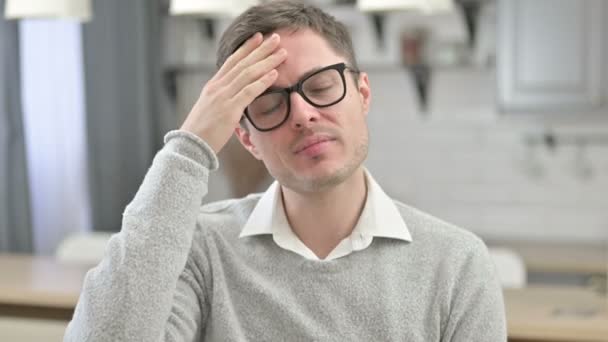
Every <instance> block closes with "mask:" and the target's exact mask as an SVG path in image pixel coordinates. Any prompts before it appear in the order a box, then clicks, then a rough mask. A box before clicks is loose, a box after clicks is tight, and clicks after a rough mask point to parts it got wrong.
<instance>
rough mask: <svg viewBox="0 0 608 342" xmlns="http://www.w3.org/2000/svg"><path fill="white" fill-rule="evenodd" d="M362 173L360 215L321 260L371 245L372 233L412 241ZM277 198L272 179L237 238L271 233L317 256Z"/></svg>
mask: <svg viewBox="0 0 608 342" xmlns="http://www.w3.org/2000/svg"><path fill="white" fill-rule="evenodd" d="M364 173H365V180H366V182H367V198H366V200H365V206H364V207H363V211H362V212H361V216H360V217H359V220H358V221H357V224H356V225H355V228H354V229H353V231H352V233H351V235H350V236H348V237H346V238H344V239H343V240H342V241H340V243H339V244H338V245H337V246H336V247H335V248H334V249H333V250H332V251H331V252H330V253H329V255H327V257H326V258H325V259H323V260H324V261H329V260H334V259H337V258H340V257H343V256H346V255H349V254H351V253H353V252H356V251H360V250H363V249H365V248H367V247H368V246H369V245H371V243H372V241H373V239H374V237H383V238H390V239H398V240H403V241H412V237H411V235H410V231H409V229H408V228H407V226H406V225H405V222H404V221H403V219H402V217H401V214H400V213H399V210H398V209H397V207H396V206H395V203H394V202H393V200H392V199H391V198H390V197H388V196H387V195H386V194H385V193H384V191H383V190H382V188H380V186H379V185H378V184H377V183H376V181H375V180H374V179H373V178H372V176H371V175H370V174H369V172H368V171H367V170H365V169H364ZM281 198H282V194H281V187H280V186H279V183H278V182H276V181H275V182H274V183H273V184H272V185H271V186H270V187H269V188H268V190H266V192H265V193H264V194H263V195H262V197H261V198H260V200H259V202H258V204H257V205H256V207H255V208H254V209H253V211H252V213H251V215H250V216H249V219H248V220H247V223H246V224H245V226H244V227H243V230H242V231H241V234H240V235H239V238H243V237H246V236H254V235H264V234H271V235H272V237H273V240H274V242H275V243H276V244H277V245H278V246H279V247H281V248H283V249H286V250H289V251H292V252H294V253H297V254H299V255H301V256H303V257H305V258H307V259H311V260H321V259H319V257H317V255H316V254H315V253H314V252H313V251H311V250H310V248H308V247H307V246H306V245H305V244H304V243H303V242H302V241H301V240H300V239H299V238H298V237H297V235H296V234H294V232H293V230H292V229H291V227H290V225H289V222H288V221H287V217H286V216H285V209H284V207H283V201H282V200H281Z"/></svg>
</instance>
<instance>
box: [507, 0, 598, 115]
mask: <svg viewBox="0 0 608 342" xmlns="http://www.w3.org/2000/svg"><path fill="white" fill-rule="evenodd" d="M606 9H607V7H605V1H602V0H588V1H555V0H536V1H525V0H500V1H498V11H497V13H498V26H497V27H498V34H499V36H498V42H499V45H498V56H497V57H498V59H497V62H498V65H497V71H498V90H499V94H498V95H499V96H498V100H499V104H500V107H501V109H502V110H503V111H505V112H507V113H514V112H523V113H527V114H529V115H530V114H545V115H546V116H547V118H548V117H555V116H556V115H562V116H572V115H580V114H586V115H589V114H594V115H598V116H600V117H602V116H605V110H606V105H607V104H606V102H605V100H604V94H605V93H606V92H605V88H604V86H603V85H602V78H603V77H604V76H603V74H604V72H605V68H606V63H605V62H604V60H605V57H603V55H604V51H603V48H604V43H605V41H606V38H608V37H607V36H608V31H607V30H606V27H604V25H603V22H605V20H606V19H607V16H608V11H607V10H606Z"/></svg>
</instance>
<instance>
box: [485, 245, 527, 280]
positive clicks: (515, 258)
mask: <svg viewBox="0 0 608 342" xmlns="http://www.w3.org/2000/svg"><path fill="white" fill-rule="evenodd" d="M489 252H490V257H491V258H492V261H493V262H494V265H495V266H496V270H497V272H498V277H499V278H500V283H501V285H502V287H503V288H521V287H524V286H525V285H526V265H525V264H524V261H523V259H522V258H521V256H519V254H517V253H516V252H515V251H513V250H512V249H508V248H504V247H493V248H489Z"/></svg>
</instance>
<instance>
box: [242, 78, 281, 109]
mask: <svg viewBox="0 0 608 342" xmlns="http://www.w3.org/2000/svg"><path fill="white" fill-rule="evenodd" d="M278 76H279V73H278V72H277V71H276V70H275V69H272V70H270V71H269V72H267V73H266V74H265V75H263V76H262V77H260V78H259V79H258V80H256V81H255V82H253V83H250V84H249V85H247V86H246V87H244V88H242V89H241V90H240V91H239V92H238V93H237V94H236V95H235V96H234V97H233V101H234V105H235V106H236V107H238V108H245V107H247V106H248V105H249V104H250V103H251V102H253V100H254V99H255V98H256V97H258V96H260V95H261V94H262V93H263V92H264V91H265V90H266V89H268V87H270V86H271V85H272V84H273V83H274V81H276V79H277V77H278Z"/></svg>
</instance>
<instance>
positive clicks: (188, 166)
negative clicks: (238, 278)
mask: <svg viewBox="0 0 608 342" xmlns="http://www.w3.org/2000/svg"><path fill="white" fill-rule="evenodd" d="M278 45H279V37H278V35H273V36H272V37H271V38H269V39H266V40H263V37H262V35H261V34H259V33H258V34H255V35H254V36H253V37H252V38H250V39H249V40H248V41H247V42H246V43H245V44H244V45H243V46H242V47H241V48H239V49H238V50H237V51H236V52H235V53H234V54H233V55H232V56H230V57H229V58H228V59H227V60H226V62H225V63H224V65H223V66H222V67H221V68H220V70H219V71H218V72H217V73H216V74H215V75H214V77H213V78H212V79H211V80H210V81H209V82H208V83H207V84H206V85H205V86H204V87H203V90H202V92H201V95H200V97H199V99H198V100H197V102H196V103H195V105H194V107H193V108H192V111H191V112H190V113H189V114H188V117H187V118H186V121H185V122H184V124H183V125H182V127H181V130H180V131H173V132H170V133H168V134H167V136H166V137H165V146H164V148H163V149H162V150H161V151H159V152H158V154H157V155H156V156H155V158H154V162H153V163H152V167H151V168H150V170H148V173H147V174H146V177H145V179H144V181H143V183H142V185H141V187H140V189H139V190H138V192H137V194H136V195H135V198H134V200H133V201H132V202H131V203H130V204H129V205H128V206H127V208H126V210H125V212H124V214H123V220H122V228H121V232H120V233H119V234H116V235H115V236H113V237H112V239H110V242H109V244H108V247H107V249H106V253H105V256H104V259H103V260H102V262H101V263H100V264H99V265H98V266H97V267H95V268H94V269H92V270H91V271H89V272H88V273H87V276H86V277H85V281H84V286H83V290H82V293H81V295H80V299H79V302H78V305H77V307H76V311H75V313H74V317H73V319H72V322H70V324H69V326H68V329H67V330H66V335H65V337H64V341H77V342H82V341H108V342H109V341H112V342H114V341H146V342H148V341H152V342H154V341H194V340H196V339H197V337H198V336H199V335H200V333H201V331H202V330H203V329H204V324H205V311H204V310H201V308H204V307H205V305H204V304H205V303H204V302H203V303H201V301H204V300H205V293H204V289H203V288H202V287H203V286H204V285H203V284H202V283H201V282H200V281H197V280H196V279H195V278H194V277H193V274H192V273H193V272H192V271H193V270H192V269H190V268H189V267H188V264H187V260H188V255H189V251H190V247H191V244H192V237H193V234H194V230H195V226H196V219H197V216H198V212H199V207H200V204H201V200H202V198H203V197H204V196H205V194H206V193H207V181H208V176H209V171H211V170H214V169H216V168H217V167H218V165H217V158H216V153H218V152H219V151H220V150H221V148H222V147H223V146H224V145H225V144H226V142H227V141H228V139H229V138H230V135H231V134H232V133H233V131H234V129H235V128H236V127H238V125H239V120H240V118H241V116H242V115H243V112H244V110H245V107H246V106H247V105H248V104H249V103H251V102H252V101H253V100H254V99H255V98H256V97H257V96H259V95H260V94H261V93H262V92H263V91H264V90H266V89H267V88H268V87H269V86H271V85H272V84H273V83H274V81H275V80H276V78H277V75H278V74H277V71H276V70H275V68H276V67H277V66H278V65H279V64H280V63H282V62H283V61H284V60H285V58H286V53H285V50H284V49H278ZM203 224H204V222H203ZM203 276H204V275H203ZM201 304H202V305H201Z"/></svg>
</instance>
